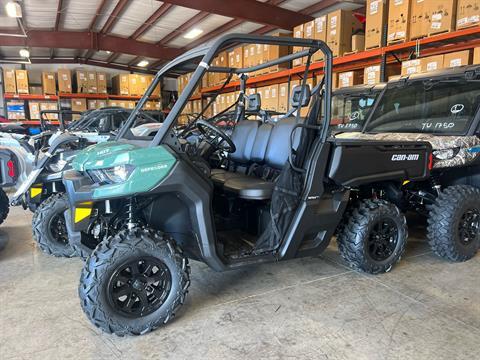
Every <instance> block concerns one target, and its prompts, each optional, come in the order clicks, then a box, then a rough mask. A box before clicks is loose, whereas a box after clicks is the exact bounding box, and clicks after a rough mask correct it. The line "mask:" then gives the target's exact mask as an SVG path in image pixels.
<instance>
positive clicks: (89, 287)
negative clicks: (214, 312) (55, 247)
mask: <svg viewBox="0 0 480 360" xmlns="http://www.w3.org/2000/svg"><path fill="white" fill-rule="evenodd" d="M189 285H190V267H189V266H188V260H187V259H186V258H184V257H183V256H182V254H181V251H180V250H179V249H178V247H177V246H176V244H175V243H174V242H173V241H172V240H171V239H169V238H168V237H167V236H165V235H163V234H162V233H161V232H159V231H153V230H143V229H139V228H137V229H133V230H122V231H120V232H119V233H118V234H117V235H115V236H113V237H110V238H107V239H105V240H104V241H102V242H101V243H100V244H99V245H98V246H97V248H96V249H95V250H94V251H93V252H92V254H91V255H90V257H89V258H88V259H87V262H86V263H85V267H84V268H83V271H82V274H81V277H80V285H79V288H78V293H79V296H80V302H81V305H82V309H83V311H84V312H85V314H86V315H87V317H88V318H89V319H90V321H91V322H92V323H93V324H94V325H95V326H97V327H99V328H100V329H102V330H103V331H105V332H107V333H114V334H116V335H119V336H123V335H141V334H145V333H147V332H150V331H152V330H154V329H156V328H158V327H159V326H161V325H163V324H166V323H167V322H168V321H170V320H171V319H172V318H173V317H174V316H175V312H176V311H177V310H178V308H179V307H180V306H181V305H183V303H184V301H185V297H186V295H187V292H188V287H189Z"/></svg>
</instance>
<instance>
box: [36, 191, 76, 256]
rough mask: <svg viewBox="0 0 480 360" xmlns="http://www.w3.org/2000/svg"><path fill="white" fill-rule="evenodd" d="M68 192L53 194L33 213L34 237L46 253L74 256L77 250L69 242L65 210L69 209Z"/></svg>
mask: <svg viewBox="0 0 480 360" xmlns="http://www.w3.org/2000/svg"><path fill="white" fill-rule="evenodd" d="M68 206H69V204H68V198H67V195H66V194H63V193H58V194H53V195H51V196H50V197H49V198H48V199H46V200H45V201H44V202H42V203H41V204H40V206H39V207H38V209H37V210H36V211H35V212H34V213H33V217H32V230H33V238H34V239H35V241H36V242H37V244H38V246H39V247H40V249H42V251H43V252H44V253H47V254H49V255H53V256H58V257H73V256H75V250H74V249H73V248H72V247H71V246H70V244H69V242H68V233H67V227H66V223H65V217H64V214H63V213H64V212H65V210H67V208H68Z"/></svg>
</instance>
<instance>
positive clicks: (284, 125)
mask: <svg viewBox="0 0 480 360" xmlns="http://www.w3.org/2000/svg"><path fill="white" fill-rule="evenodd" d="M242 43H243V44H252V43H255V44H267V45H271V46H296V47H303V51H300V52H297V53H294V54H290V55H287V56H283V57H281V58H279V59H275V60H272V61H269V62H267V63H264V64H262V65H257V66H253V67H250V68H231V67H214V66H212V65H211V63H212V60H213V58H214V57H215V56H216V54H218V53H219V52H220V51H223V50H226V49H228V48H230V47H232V46H236V45H238V44H242ZM317 51H322V52H323V54H324V58H325V66H324V74H325V75H324V80H323V81H322V83H320V84H318V85H317V86H316V87H315V88H314V89H312V90H311V92H310V91H309V90H308V89H307V86H306V80H307V78H308V77H309V76H311V75H312V72H311V71H310V60H311V58H312V55H313V54H314V53H315V52H317ZM301 57H306V58H307V65H306V67H305V71H304V72H303V73H302V74H300V75H301V77H302V81H301V85H300V87H298V88H297V89H295V90H294V95H293V100H294V101H292V106H293V108H295V109H296V111H292V112H289V113H288V114H287V115H286V116H283V117H281V116H280V117H279V118H278V119H276V120H273V119H269V120H265V121H261V120H247V119H246V117H245V102H244V101H243V98H244V94H245V90H246V84H247V79H248V74H249V73H251V72H254V71H256V70H260V69H263V68H268V67H271V66H274V65H276V64H280V63H284V62H287V61H291V60H294V59H297V58H301ZM192 64H194V68H195V71H194V72H193V75H192V77H191V80H190V82H189V83H188V85H187V86H186V88H185V90H184V91H183V92H182V94H181V95H180V96H179V99H178V101H177V102H176V103H175V105H174V107H173V108H172V110H171V111H170V113H169V114H168V116H167V118H166V119H165V122H164V124H163V126H162V127H161V128H160V129H159V131H158V133H157V134H156V136H155V137H154V138H153V139H145V138H141V137H136V136H135V135H134V134H132V132H131V131H130V128H129V124H130V125H131V123H132V122H133V119H134V118H135V112H136V111H138V110H139V109H141V108H142V106H143V104H144V102H145V101H146V99H147V97H148V96H149V95H150V94H151V92H152V91H153V89H154V88H155V87H156V86H157V84H158V82H159V81H160V79H161V78H162V76H164V75H165V74H167V73H169V72H171V71H172V70H175V71H177V72H181V71H184V72H188V71H191V70H192ZM207 72H222V73H226V74H227V75H228V76H229V77H230V75H235V74H237V75H240V81H239V90H240V97H241V98H240V101H239V102H238V104H237V107H236V119H235V120H236V121H235V123H236V125H235V127H234V129H233V131H232V132H231V135H227V134H226V133H225V132H224V131H223V130H222V129H221V128H220V127H218V126H215V125H213V124H212V123H211V122H208V121H205V120H197V122H196V127H197V129H198V131H199V133H200V134H201V136H200V138H199V139H198V140H197V141H196V146H197V147H198V152H195V151H189V152H188V153H187V152H185V146H186V141H185V139H183V138H182V137H181V136H178V134H177V133H176V132H175V131H174V128H175V126H176V124H177V121H178V119H179V116H180V114H181V112H182V110H183V108H184V107H185V105H186V103H187V101H188V99H189V98H190V97H191V96H192V93H193V92H194V89H195V88H196V87H197V85H198V84H199V83H200V82H201V79H202V77H203V76H204V75H205V74H206V73H207ZM331 84H332V53H331V51H330V49H329V48H328V47H327V46H326V44H325V43H324V42H322V41H318V40H308V39H298V38H287V37H270V36H254V35H239V34H229V35H225V36H223V37H221V38H220V39H218V40H217V41H215V42H214V43H213V45H210V46H203V47H200V48H196V49H194V50H192V51H190V52H188V53H186V54H184V55H183V56H181V57H179V58H177V59H175V60H174V61H172V62H171V63H169V64H167V65H165V66H164V68H163V69H161V70H160V71H159V73H158V74H157V75H156V77H155V79H154V81H153V83H152V85H151V86H150V87H149V89H148V90H147V92H146V94H145V95H144V97H143V98H142V99H141V100H140V101H139V103H138V105H137V108H136V109H135V111H133V112H132V114H131V115H130V119H129V120H127V122H126V124H125V126H124V127H122V129H121V130H120V131H119V134H118V136H117V140H116V141H113V142H106V143H102V144H97V145H94V146H90V147H88V148H86V149H85V150H83V151H81V152H80V153H79V154H78V155H77V156H76V157H75V159H74V161H73V163H72V168H73V169H72V170H70V171H67V172H65V173H64V177H63V182H64V185H65V189H66V192H67V195H68V200H69V203H70V209H68V210H67V211H66V213H65V216H66V219H67V227H68V233H69V239H70V241H71V242H75V243H77V244H78V243H80V244H82V245H84V246H87V247H90V248H94V250H93V252H91V254H90V255H89V256H88V258H87V260H86V263H85V266H84V269H83V271H82V274H81V279H80V285H79V295H80V298H81V305H82V308H83V310H84V311H85V313H86V315H87V317H88V318H89V319H90V320H91V321H92V322H93V323H94V324H95V325H96V326H98V327H100V328H101V329H102V330H104V331H106V332H110V333H115V334H117V335H126V334H144V333H146V332H149V331H151V330H153V329H155V328H157V327H159V326H161V325H163V324H165V323H167V322H168V321H170V320H171V319H172V318H173V317H174V315H175V313H176V311H177V310H178V308H179V307H180V306H181V305H182V304H183V303H184V301H185V297H186V295H187V291H188V287H189V284H190V267H189V265H188V264H189V262H188V261H189V259H191V260H196V261H201V262H204V263H206V264H207V265H209V266H210V267H211V268H212V269H214V270H216V271H225V270H229V269H237V268H241V267H248V266H254V265H256V264H260V263H265V262H277V261H282V260H288V259H294V258H300V257H305V256H316V255H318V254H320V253H322V251H324V249H325V248H326V247H327V246H328V244H329V242H330V239H331V238H332V236H333V234H334V232H335V231H336V230H337V227H338V226H339V225H340V224H341V223H342V221H343V217H344V214H345V213H346V211H347V213H348V214H350V216H351V217H354V218H355V219H357V227H356V229H357V231H356V232H355V233H352V234H351V238H350V239H349V248H348V251H349V252H350V253H351V257H350V258H351V259H352V260H351V265H352V266H354V267H355V268H357V269H359V270H362V271H365V272H368V273H373V274H376V273H381V272H385V271H388V270H390V269H391V268H392V266H393V265H394V264H395V263H396V262H397V261H398V260H399V259H400V257H401V256H402V254H403V251H404V249H405V243H406V239H407V226H406V220H405V217H404V215H403V214H402V213H401V212H400V210H399V209H398V208H397V206H395V205H394V204H393V203H390V202H388V201H385V200H380V199H378V198H377V197H376V196H375V194H374V193H373V192H372V195H371V197H370V198H364V199H362V201H359V202H351V201H350V197H351V192H352V191H353V190H355V189H359V188H362V189H363V190H365V189H368V188H374V185H376V184H378V183H387V182H394V183H400V184H401V183H403V182H405V181H412V182H414V181H421V180H423V179H426V178H428V177H429V173H430V169H429V166H428V165H429V162H430V158H431V146H430V144H429V143H427V142H417V141H370V140H348V139H347V140H343V139H335V138H331V139H329V138H328V137H327V134H328V132H329V124H330V118H331ZM307 99H309V100H310V101H309V103H310V106H309V112H308V115H307V116H306V117H302V116H300V111H298V109H299V108H300V107H301V106H302V105H304V104H305V101H306V100H307ZM322 114H323V115H322ZM190 148H191V144H190ZM213 154H220V156H223V157H224V161H222V162H218V161H215V162H214V163H212V162H210V159H211V158H212V155H213ZM372 159H375V161H372ZM212 164H215V165H212ZM218 164H220V165H218Z"/></svg>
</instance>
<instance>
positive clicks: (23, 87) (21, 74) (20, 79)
mask: <svg viewBox="0 0 480 360" xmlns="http://www.w3.org/2000/svg"><path fill="white" fill-rule="evenodd" d="M15 78H16V79H17V94H28V73H27V70H15Z"/></svg>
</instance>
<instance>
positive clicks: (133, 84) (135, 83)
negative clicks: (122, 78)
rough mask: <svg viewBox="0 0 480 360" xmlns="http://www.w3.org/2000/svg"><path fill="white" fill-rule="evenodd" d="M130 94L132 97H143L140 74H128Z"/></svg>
mask: <svg viewBox="0 0 480 360" xmlns="http://www.w3.org/2000/svg"><path fill="white" fill-rule="evenodd" d="M128 92H129V94H130V95H131V96H139V95H142V93H141V91H140V78H139V76H138V74H128Z"/></svg>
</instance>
